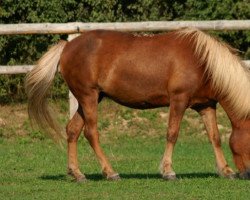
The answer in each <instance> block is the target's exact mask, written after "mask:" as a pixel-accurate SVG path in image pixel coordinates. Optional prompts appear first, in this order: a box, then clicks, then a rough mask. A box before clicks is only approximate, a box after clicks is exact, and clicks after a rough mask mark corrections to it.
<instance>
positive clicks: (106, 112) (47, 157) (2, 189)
mask: <svg viewBox="0 0 250 200" xmlns="http://www.w3.org/2000/svg"><path fill="white" fill-rule="evenodd" d="M64 106H65V104H62V107H64ZM59 107H61V105H59ZM65 110H67V109H65ZM65 110H64V109H63V110H61V109H59V111H60V112H61V114H65V113H64V111H65ZM166 111H167V110H166V109H156V110H149V111H135V110H132V109H127V108H124V107H120V106H117V105H115V104H110V103H109V102H104V103H103V104H102V105H101V106H100V111H99V113H100V117H99V118H100V120H99V124H98V125H99V129H100V132H101V136H100V137H101V138H100V140H101V144H102V147H103V148H104V151H105V152H106V154H107V155H108V157H109V159H110V161H111V163H112V165H113V167H114V168H115V170H116V171H117V172H119V173H120V176H121V178H122V180H121V181H117V182H110V181H106V180H105V179H103V178H102V175H101V172H100V167H99V164H98V162H97V160H96V158H95V156H94V153H93V151H92V150H91V148H90V146H89V145H88V143H87V142H86V140H85V139H84V138H83V137H81V139H80V141H79V156H78V157H79V163H80V166H81V170H82V171H83V172H84V173H85V174H86V177H87V178H88V181H87V182H86V183H81V184H78V183H75V182H74V181H72V179H71V178H69V177H67V176H66V165H67V158H66V149H60V148H58V147H56V146H55V145H54V143H53V142H52V141H51V140H49V139H46V138H44V137H42V136H41V135H40V133H39V132H36V131H33V132H32V131H31V129H30V128H29V125H28V124H27V123H28V122H27V119H25V120H24V122H23V126H21V128H24V129H25V131H24V133H26V134H24V133H22V135H16V136H15V137H14V136H13V133H12V134H11V135H12V136H9V134H8V133H6V132H8V131H10V130H11V129H9V128H8V127H6V126H3V127H0V128H1V134H0V199H248V198H249V188H250V181H246V180H227V179H224V178H220V177H218V176H217V175H216V170H215V161H214V155H213V151H212V147H211V145H210V143H209V142H208V139H207V137H206V136H204V133H203V131H204V130H203V127H202V126H201V125H199V118H197V115H196V114H195V113H193V112H190V111H188V112H187V115H186V116H185V118H184V120H183V123H182V129H181V131H180V137H179V140H178V142H177V145H176V148H175V152H174V158H173V161H174V169H175V171H176V173H177V177H178V180H176V181H164V180H162V179H161V176H160V174H159V163H160V160H161V158H162V154H163V152H164V146H165V132H166V123H164V121H166V118H167V116H166V115H164V114H165V113H166ZM159 113H161V114H159ZM65 116H66V115H65ZM223 116H224V114H220V115H219V118H221V119H220V121H221V122H219V123H221V124H222V125H221V126H223V128H222V131H221V132H222V134H223V135H226V134H227V131H228V129H229V127H228V121H227V120H225V116H224V117H223ZM0 117H1V116H0ZM191 119H193V120H194V121H192V120H191ZM197 120H198V123H197ZM60 121H62V122H65V121H66V119H65V117H60ZM197 124H198V126H197ZM11 131H13V130H11ZM6 135H7V136H8V137H6ZM225 138H227V137H225ZM223 150H224V152H225V155H226V158H227V160H228V161H229V164H230V165H231V166H232V167H234V165H233V163H232V158H231V152H230V150H229V148H228V145H227V139H225V142H224V143H223Z"/></svg>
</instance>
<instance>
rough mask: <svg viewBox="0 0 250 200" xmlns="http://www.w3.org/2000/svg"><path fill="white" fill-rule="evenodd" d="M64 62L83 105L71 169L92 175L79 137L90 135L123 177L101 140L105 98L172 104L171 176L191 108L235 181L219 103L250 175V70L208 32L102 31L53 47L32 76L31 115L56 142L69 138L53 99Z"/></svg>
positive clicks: (106, 167) (74, 124)
mask: <svg viewBox="0 0 250 200" xmlns="http://www.w3.org/2000/svg"><path fill="white" fill-rule="evenodd" d="M58 66H60V72H61V74H62V77H63V78H64V80H65V81H66V83H67V85H68V87H69V89H70V90H71V91H72V93H73V94H74V96H75V97H76V99H77V101H78V103H79V107H78V110H77V112H76V113H75V114H74V116H73V118H72V119H71V120H70V121H69V123H68V125H67V128H66V132H67V142H68V174H70V175H72V176H73V177H74V178H75V179H76V180H77V181H83V180H85V179H86V178H85V176H84V174H83V173H81V171H80V170H79V166H78V161H77V140H78V138H79V135H80V133H81V131H82V129H83V128H84V136H85V137H86V138H87V140H88V141H89V143H90V145H91V147H92V148H93V150H94V152H95V154H96V156H97V158H98V160H99V162H100V165H101V168H102V173H103V175H104V176H105V177H106V178H107V179H109V180H116V179H119V175H118V174H117V173H116V172H115V171H114V170H113V168H112V166H111V164H110V163H109V161H108V159H107V157H106V156H105V154H104V152H103V150H102V148H101V147H100V143H99V134H98V130H97V106H98V103H99V102H100V101H101V100H102V98H104V97H108V98H110V99H113V100H114V101H116V102H118V103H120V104H122V105H125V106H128V107H132V108H137V109H147V108H156V107H162V106H170V108H169V122H168V131H167V137H166V138H167V139H166V148H165V152H164V155H163V159H162V162H161V173H162V176H163V178H164V179H167V180H169V179H175V178H176V175H175V172H174V170H173V168H172V154H173V150H174V146H175V143H176V140H177V137H178V132H179V129H180V123H181V120H182V117H183V115H184V112H185V110H186V109H187V108H192V109H194V110H196V111H197V112H198V113H199V114H200V115H201V117H202V120H203V122H204V124H205V127H206V130H207V133H208V136H209V139H210V141H211V143H212V146H213V150H214V153H215V158H216V164H217V168H218V173H219V175H221V176H223V177H228V178H233V177H235V173H234V172H233V170H232V169H231V168H230V167H229V166H228V164H227V162H226V160H225V157H224V155H223V152H222V149H221V142H220V137H219V132H218V127H217V123H216V104H217V102H219V103H220V104H221V106H222V107H223V109H224V110H225V111H226V113H227V115H228V117H229V119H230V121H231V124H232V134H231V137H230V147H231V150H232V153H233V158H234V161H235V164H236V166H237V168H238V170H239V172H240V176H241V177H243V178H249V177H250V115H249V114H250V102H249V101H250V90H249V86H250V76H249V75H250V73H249V72H248V71H247V68H246V66H244V64H243V63H242V61H241V60H240V59H239V58H238V57H237V56H236V55H235V51H234V50H233V49H232V48H231V47H229V46H228V45H226V44H224V43H222V42H220V41H218V40H217V39H215V38H213V37H211V36H209V35H208V34H206V33H204V32H202V31H200V30H197V29H194V28H185V29H180V30H178V31H173V32H169V33H166V34H157V35H154V36H151V37H148V36H138V35H137V36H136V35H134V34H131V33H123V32H116V31H105V30H95V31H89V32H85V33H83V34H82V35H81V36H79V37H77V38H75V39H74V40H72V41H71V42H66V41H61V42H59V43H58V44H56V45H55V46H53V47H52V48H51V49H50V50H49V51H48V52H47V53H46V54H45V55H44V56H43V57H42V58H41V59H40V60H39V61H38V64H37V65H36V67H35V68H34V69H33V70H32V71H31V72H30V73H29V74H28V75H27V79H26V90H27V94H28V102H29V103H28V111H29V116H30V118H31V119H32V120H34V121H35V122H36V123H38V125H40V127H41V128H43V129H45V130H46V131H47V133H48V134H49V135H50V136H51V137H52V138H53V139H55V140H56V141H59V140H60V139H61V138H64V137H65V136H64V134H63V132H62V131H61V130H60V128H58V125H57V124H56V122H55V120H54V119H53V118H54V116H53V115H52V114H51V113H50V110H49V108H48V106H47V101H46V97H47V94H48V90H49V87H50V85H51V84H52V81H53V79H54V76H55V73H56V71H57V68H58Z"/></svg>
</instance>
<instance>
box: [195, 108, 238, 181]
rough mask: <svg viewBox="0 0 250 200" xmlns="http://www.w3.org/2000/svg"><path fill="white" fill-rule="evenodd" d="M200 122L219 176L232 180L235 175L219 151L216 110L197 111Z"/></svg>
mask: <svg viewBox="0 0 250 200" xmlns="http://www.w3.org/2000/svg"><path fill="white" fill-rule="evenodd" d="M199 114H200V115H201V117H202V120H203V122H204V124H205V127H206V131H207V133H208V137H209V140H210V142H211V143H212V146H213V150H214V154H215V158H216V164H217V169H218V173H219V175H220V176H223V177H226V178H234V177H235V173H234V172H233V170H232V169H231V168H230V167H229V166H228V164H227V162H226V159H225V156H224V154H223V151H222V149H221V141H220V136H219V130H218V127H217V123H216V110H215V108H213V107H207V108H204V109H202V110H200V111H199Z"/></svg>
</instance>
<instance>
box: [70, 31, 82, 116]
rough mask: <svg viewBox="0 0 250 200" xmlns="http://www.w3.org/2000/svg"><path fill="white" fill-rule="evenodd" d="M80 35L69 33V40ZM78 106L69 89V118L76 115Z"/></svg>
mask: <svg viewBox="0 0 250 200" xmlns="http://www.w3.org/2000/svg"><path fill="white" fill-rule="evenodd" d="M79 35H80V34H70V35H68V41H70V40H73V39H74V38H76V37H77V36H79ZM77 108H78V101H77V100H76V98H75V97H74V95H73V94H72V92H71V91H69V118H70V119H71V118H72V117H73V116H74V114H75V112H76V111H77Z"/></svg>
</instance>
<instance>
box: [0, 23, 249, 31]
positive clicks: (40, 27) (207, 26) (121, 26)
mask: <svg viewBox="0 0 250 200" xmlns="http://www.w3.org/2000/svg"><path fill="white" fill-rule="evenodd" d="M184 27H196V28H199V29H201V30H217V31H221V30H250V20H213V21H147V22H108V23H82V22H71V23H61V24H58V23H35V24H0V35H17V34H72V33H81V32H84V31H88V30H94V29H108V30H119V31H169V30H176V29H179V28H184Z"/></svg>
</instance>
